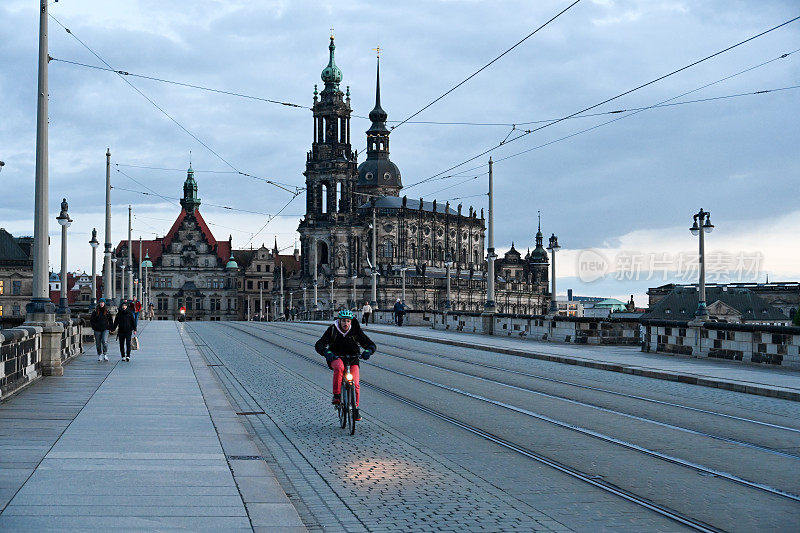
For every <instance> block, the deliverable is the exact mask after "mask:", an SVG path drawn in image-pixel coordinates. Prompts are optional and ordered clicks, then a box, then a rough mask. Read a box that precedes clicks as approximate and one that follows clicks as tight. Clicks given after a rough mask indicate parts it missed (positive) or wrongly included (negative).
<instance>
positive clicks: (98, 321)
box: [89, 307, 112, 331]
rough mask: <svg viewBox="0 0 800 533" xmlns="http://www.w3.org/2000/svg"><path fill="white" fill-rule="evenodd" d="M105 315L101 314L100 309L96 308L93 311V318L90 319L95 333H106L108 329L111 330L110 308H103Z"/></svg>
mask: <svg viewBox="0 0 800 533" xmlns="http://www.w3.org/2000/svg"><path fill="white" fill-rule="evenodd" d="M103 309H104V310H105V313H101V312H100V308H99V307H97V308H95V310H94V311H92V316H91V318H89V323H90V324H91V325H92V329H93V330H95V331H105V330H107V329H111V323H112V320H111V313H109V312H108V308H107V307H105V308H103Z"/></svg>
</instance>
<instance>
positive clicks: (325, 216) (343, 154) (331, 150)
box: [304, 35, 357, 222]
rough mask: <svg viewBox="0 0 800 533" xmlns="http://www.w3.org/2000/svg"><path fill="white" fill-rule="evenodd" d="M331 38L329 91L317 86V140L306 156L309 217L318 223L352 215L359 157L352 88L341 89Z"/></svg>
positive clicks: (324, 78) (327, 74)
mask: <svg viewBox="0 0 800 533" xmlns="http://www.w3.org/2000/svg"><path fill="white" fill-rule="evenodd" d="M335 49H336V46H335V45H334V42H333V36H332V35H331V42H330V45H329V46H328V50H330V59H329V60H328V66H326V67H325V68H324V69H323V70H322V75H321V77H322V81H323V82H325V88H324V89H322V92H321V93H317V86H316V85H315V86H314V106H313V108H312V110H313V113H314V141H313V143H312V145H311V150H310V151H309V152H308V154H307V157H306V171H305V172H304V175H305V177H306V187H307V194H306V218H307V219H309V220H314V221H315V222H324V221H335V220H337V219H339V220H341V218H342V217H339V216H337V215H352V214H353V213H354V212H355V208H356V207H357V206H355V205H354V201H353V185H354V184H355V171H356V156H355V155H354V154H353V151H352V149H351V146H350V114H351V112H352V109H351V108H350V88H349V87H348V88H347V94H346V95H345V94H343V93H342V91H341V90H340V89H339V83H340V82H341V81H342V71H341V70H339V67H337V66H336V62H335V60H334V50H335Z"/></svg>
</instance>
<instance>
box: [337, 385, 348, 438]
mask: <svg viewBox="0 0 800 533" xmlns="http://www.w3.org/2000/svg"><path fill="white" fill-rule="evenodd" d="M341 390H342V401H341V403H340V404H339V405H337V406H336V410H337V411H338V412H339V426H340V427H341V428H342V429H344V428H345V426H347V388H346V387H345V382H344V380H342V389H341Z"/></svg>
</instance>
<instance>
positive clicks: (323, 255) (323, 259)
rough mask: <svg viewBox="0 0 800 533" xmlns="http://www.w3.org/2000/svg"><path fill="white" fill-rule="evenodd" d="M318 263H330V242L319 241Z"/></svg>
mask: <svg viewBox="0 0 800 533" xmlns="http://www.w3.org/2000/svg"><path fill="white" fill-rule="evenodd" d="M317 264H318V265H327V264H328V244H327V243H325V242H322V241H319V242H318V243H317Z"/></svg>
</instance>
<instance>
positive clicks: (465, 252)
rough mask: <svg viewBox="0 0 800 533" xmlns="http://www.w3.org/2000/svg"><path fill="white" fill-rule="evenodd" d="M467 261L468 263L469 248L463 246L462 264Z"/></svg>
mask: <svg viewBox="0 0 800 533" xmlns="http://www.w3.org/2000/svg"><path fill="white" fill-rule="evenodd" d="M466 263H467V249H466V248H462V249H461V264H466Z"/></svg>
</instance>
